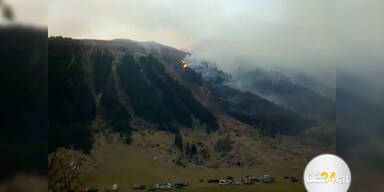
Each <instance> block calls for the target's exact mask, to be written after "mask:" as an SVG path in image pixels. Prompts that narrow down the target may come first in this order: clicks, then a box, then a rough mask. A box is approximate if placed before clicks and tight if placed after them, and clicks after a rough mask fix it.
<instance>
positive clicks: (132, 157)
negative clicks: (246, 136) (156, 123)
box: [85, 143, 305, 192]
mask: <svg viewBox="0 0 384 192" xmlns="http://www.w3.org/2000/svg"><path fill="white" fill-rule="evenodd" d="M92 153H93V155H94V156H95V157H96V158H97V165H96V168H95V169H93V170H92V171H90V172H89V174H88V175H87V178H86V186H85V187H92V188H93V187H95V188H98V189H99V191H103V189H104V188H106V187H108V188H110V187H111V186H112V184H118V186H119V189H120V191H122V192H124V191H132V186H133V185H135V184H143V185H146V186H147V187H148V186H151V185H153V184H156V183H167V182H172V183H180V182H184V183H186V182H187V183H189V184H190V186H189V187H186V188H184V189H178V191H184V192H195V191H196V192H197V191H198V192H219V191H220V192H225V191H228V192H248V191H263V192H268V191H274V192H279V191H290V192H291V191H305V189H304V186H303V184H302V182H301V181H299V182H298V183H291V181H290V180H285V179H284V178H283V177H284V176H295V177H297V178H299V180H301V178H302V176H301V173H302V171H301V170H302V168H303V166H304V165H300V166H299V167H297V169H293V168H292V165H291V164H287V163H283V162H281V163H276V164H275V165H269V166H267V165H260V166H254V167H230V168H218V169H212V168H197V167H196V168H183V167H180V166H175V165H173V164H170V163H168V162H164V161H162V160H159V159H157V158H156V157H155V156H154V153H153V149H151V148H148V147H138V146H132V145H124V144H119V143H111V144H107V143H103V144H101V145H99V146H98V147H97V148H95V149H94V151H93V152H92ZM264 174H269V175H271V176H273V177H274V178H275V179H276V180H277V183H273V184H256V185H236V186H219V185H218V184H208V183H207V180H208V179H216V178H226V177H227V176H233V177H235V179H236V180H240V179H241V178H242V177H244V176H245V175H254V176H262V175H264ZM201 180H203V181H204V182H201Z"/></svg>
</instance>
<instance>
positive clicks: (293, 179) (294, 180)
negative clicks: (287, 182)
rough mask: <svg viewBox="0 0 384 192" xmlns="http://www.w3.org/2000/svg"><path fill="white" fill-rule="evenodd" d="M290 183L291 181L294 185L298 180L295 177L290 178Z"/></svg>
mask: <svg viewBox="0 0 384 192" xmlns="http://www.w3.org/2000/svg"><path fill="white" fill-rule="evenodd" d="M291 181H292V182H293V183H295V182H299V179H297V178H296V177H291Z"/></svg>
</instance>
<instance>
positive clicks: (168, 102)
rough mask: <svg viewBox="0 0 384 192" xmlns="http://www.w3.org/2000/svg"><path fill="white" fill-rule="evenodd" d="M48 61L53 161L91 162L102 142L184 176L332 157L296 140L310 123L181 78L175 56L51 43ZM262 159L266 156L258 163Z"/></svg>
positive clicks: (120, 46)
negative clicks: (70, 152) (152, 153)
mask: <svg viewBox="0 0 384 192" xmlns="http://www.w3.org/2000/svg"><path fill="white" fill-rule="evenodd" d="M48 54H49V57H48V59H49V103H50V105H49V121H50V126H49V139H50V146H49V151H50V152H52V151H54V150H55V149H57V148H58V147H67V148H73V149H76V150H82V151H84V152H89V151H90V150H91V148H92V146H93V145H94V137H93V136H92V135H94V134H96V133H102V135H104V137H105V138H107V140H109V139H108V138H110V135H114V134H115V133H118V135H119V137H120V140H121V142H122V143H125V144H131V145H133V146H146V147H150V148H153V149H158V151H160V152H159V153H160V155H159V157H163V158H167V161H170V162H171V163H172V164H174V165H177V166H184V167H194V166H198V167H231V166H252V165H254V164H255V162H259V163H261V164H265V163H267V162H271V158H272V159H274V157H278V156H279V155H278V154H280V155H281V156H284V157H288V156H290V155H292V154H294V156H297V155H298V154H299V155H298V156H300V157H296V158H294V159H301V160H300V161H301V162H302V161H303V160H305V159H308V158H310V157H311V156H313V155H315V154H317V153H319V152H320V151H327V150H329V149H331V148H332V147H322V146H321V145H320V147H319V145H317V149H316V150H304V148H303V145H304V144H301V143H300V142H299V141H298V140H297V138H299V137H300V136H303V135H305V134H307V132H306V131H305V130H312V129H314V128H313V127H316V126H317V123H316V122H314V121H311V120H309V119H307V118H305V117H303V116H301V115H300V114H299V113H296V112H294V111H291V110H289V109H286V108H285V107H282V106H279V105H277V104H274V103H272V102H270V101H268V100H266V99H264V98H263V97H260V96H258V95H255V94H254V93H251V92H243V91H240V90H237V89H234V88H230V87H227V86H224V85H220V84H218V83H213V82H212V81H210V80H207V79H205V78H203V77H202V75H201V74H200V73H198V72H197V71H195V70H194V69H192V68H189V67H187V68H183V67H182V66H181V64H180V60H181V59H183V58H185V57H186V56H187V55H188V53H185V52H182V51H179V50H177V49H174V48H171V47H167V46H163V45H160V44H158V43H154V42H144V43H140V42H135V41H131V40H113V41H99V40H74V39H70V38H63V37H52V38H49V45H48ZM310 127H312V128H311V129H309V128H310ZM164 131H165V132H166V133H169V134H170V135H169V136H168V137H160V138H161V139H160V141H158V142H154V141H155V140H156V137H152V136H151V135H154V134H155V135H156V133H157V132H164ZM312 134H313V133H312ZM148 138H151V139H148ZM239 138H242V139H239ZM282 138H287V139H288V140H289V142H288V143H292V144H291V145H298V146H297V149H299V150H298V151H292V150H291V149H290V147H287V146H286V145H285V144H284V143H286V142H283V141H284V139H282ZM295 139H296V141H295ZM203 140H204V141H203ZM254 141H257V142H260V143H259V145H258V144H253V142H254ZM163 142H165V143H168V144H167V145H166V146H165V147H164V146H162V145H161V143H163ZM319 142H320V143H321V142H322V141H319ZM314 143H315V142H314ZM316 143H317V142H316ZM328 146H333V145H332V144H331V145H328ZM262 149H265V150H266V151H270V152H265V154H266V155H263V157H262V158H261V157H260V154H259V152H260V151H263V150H262ZM301 149H303V150H302V151H301ZM169 150H172V151H174V152H175V154H173V156H172V158H171V157H167V155H166V154H167V153H169ZM250 151H254V152H253V153H250ZM262 153H264V152H262ZM272 154H273V155H272ZM279 158H281V157H279ZM292 162H296V160H293V161H292Z"/></svg>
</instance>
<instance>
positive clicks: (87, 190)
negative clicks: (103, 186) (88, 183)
mask: <svg viewBox="0 0 384 192" xmlns="http://www.w3.org/2000/svg"><path fill="white" fill-rule="evenodd" d="M97 191H99V190H98V189H96V188H85V189H84V192H97Z"/></svg>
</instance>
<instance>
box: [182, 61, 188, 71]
mask: <svg viewBox="0 0 384 192" xmlns="http://www.w3.org/2000/svg"><path fill="white" fill-rule="evenodd" d="M180 63H181V66H182V67H183V68H184V69H185V68H187V67H188V66H187V62H186V61H185V60H184V59H182V60H180Z"/></svg>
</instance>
